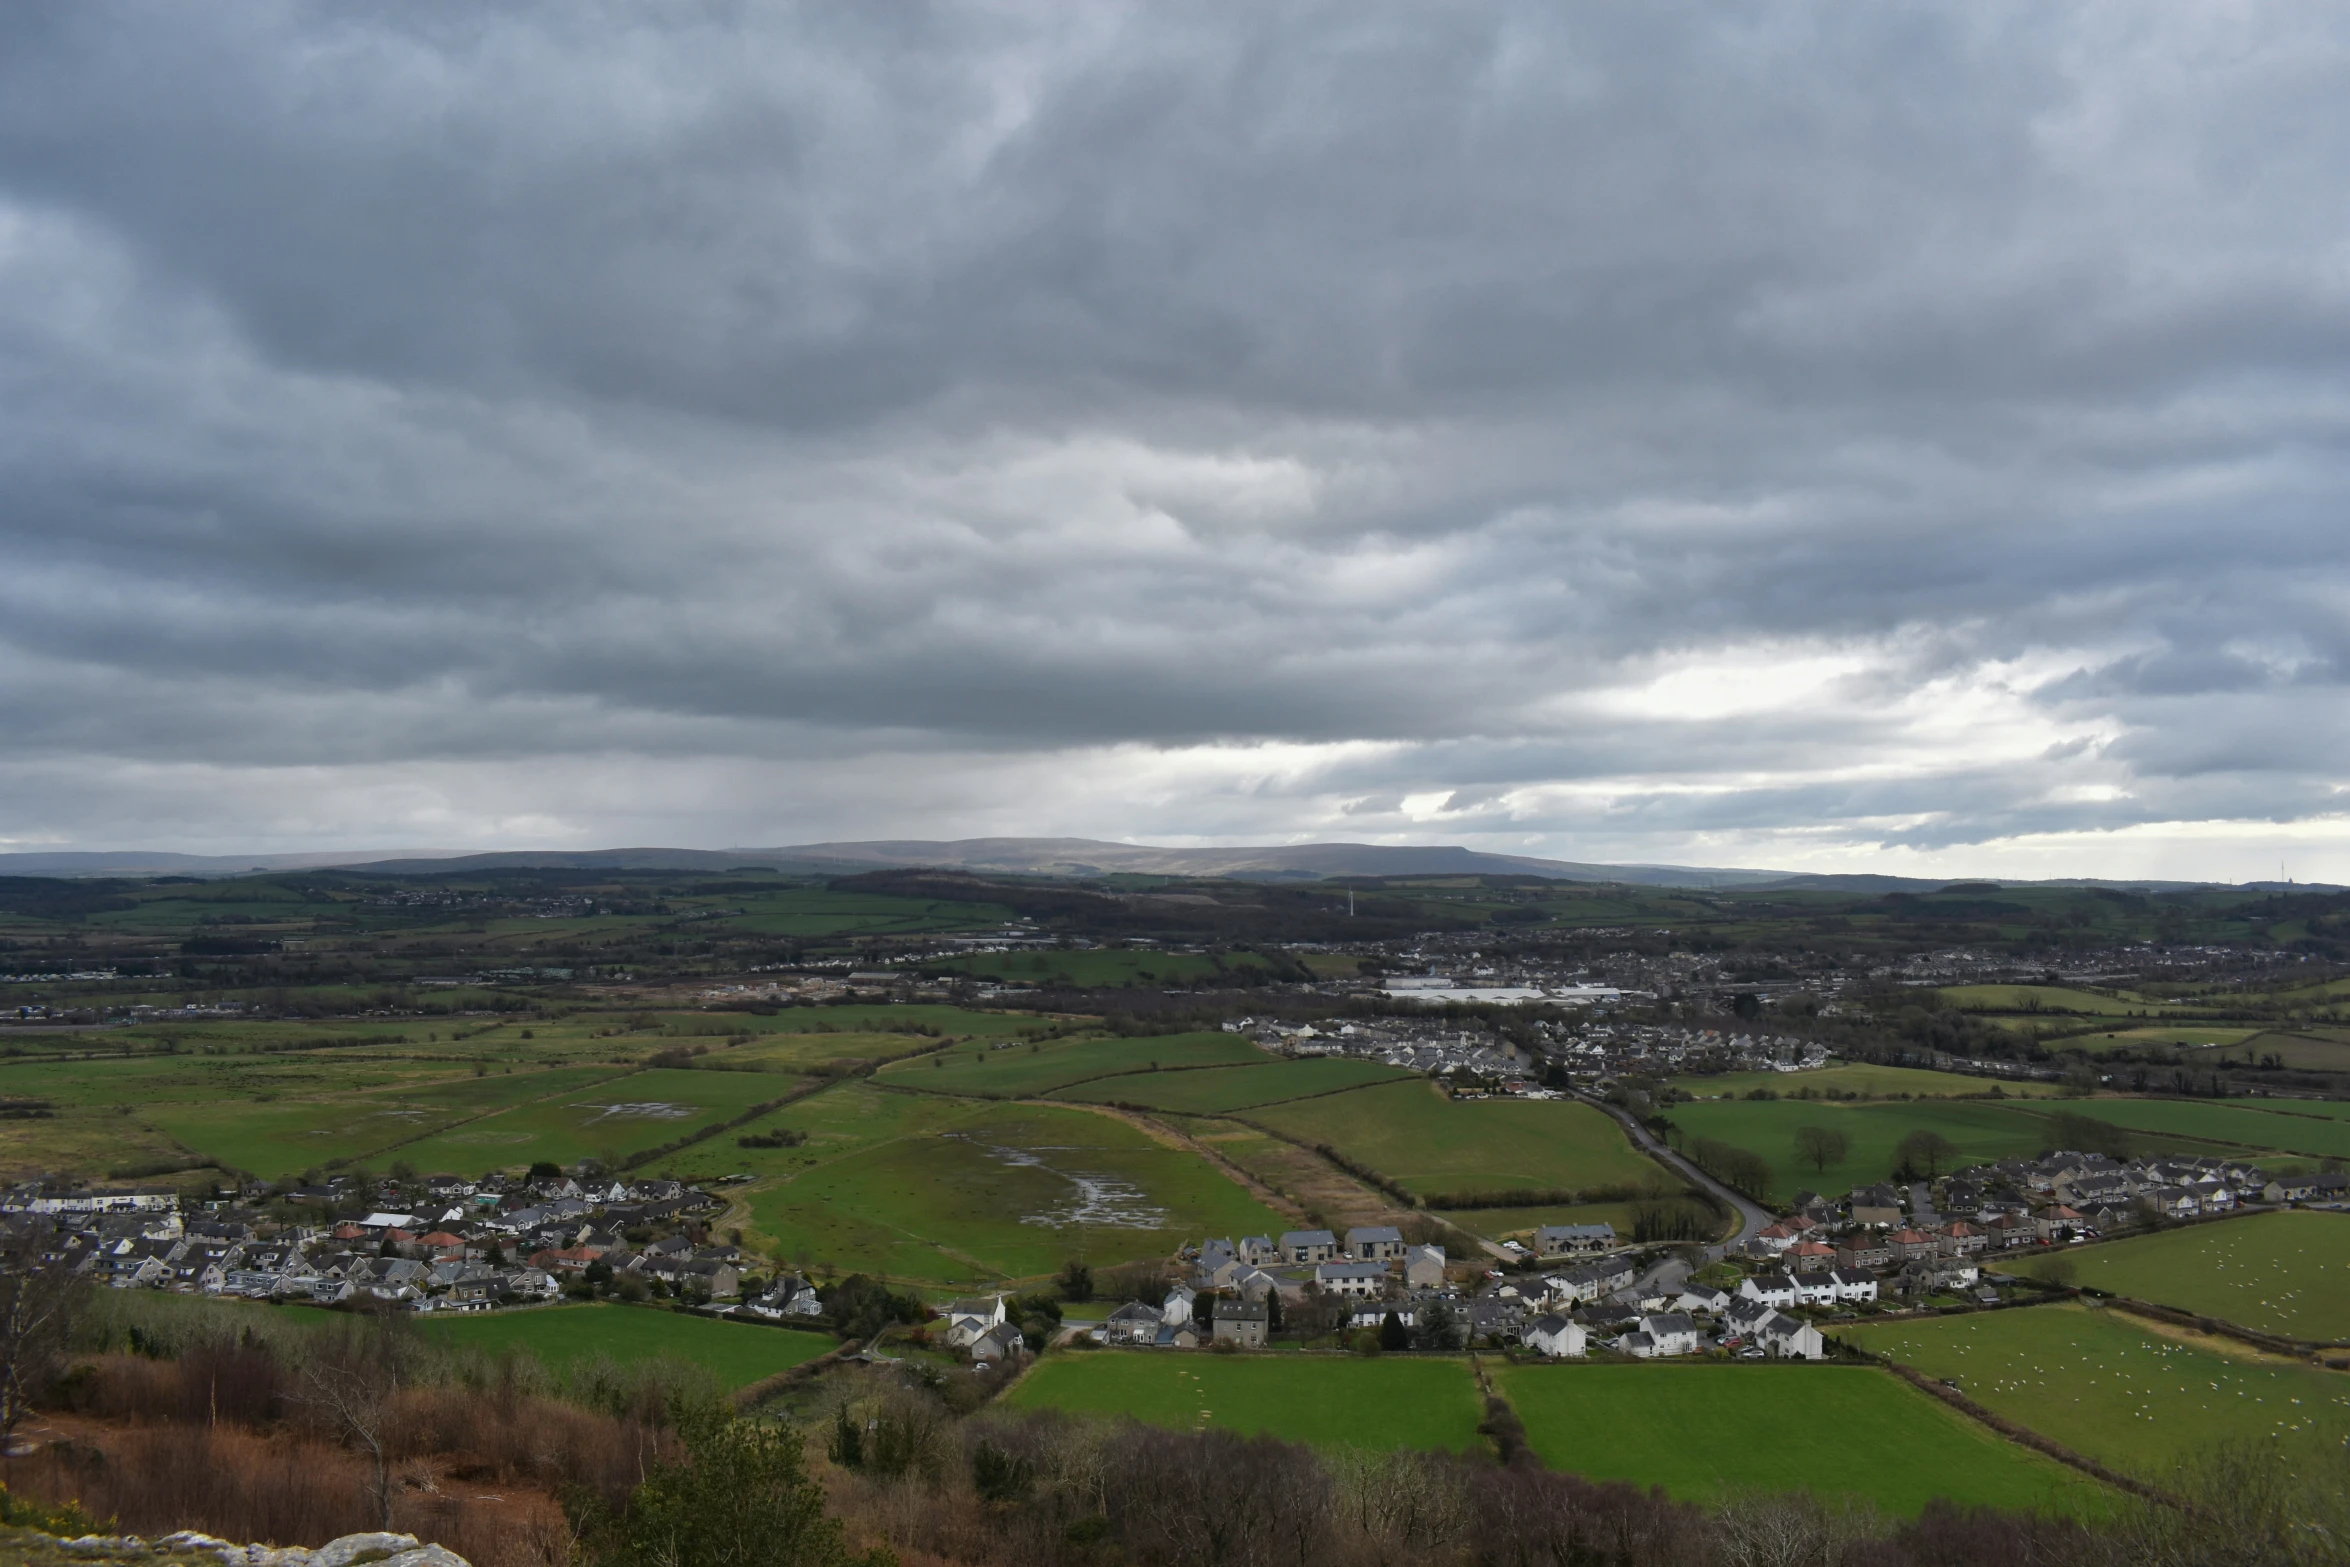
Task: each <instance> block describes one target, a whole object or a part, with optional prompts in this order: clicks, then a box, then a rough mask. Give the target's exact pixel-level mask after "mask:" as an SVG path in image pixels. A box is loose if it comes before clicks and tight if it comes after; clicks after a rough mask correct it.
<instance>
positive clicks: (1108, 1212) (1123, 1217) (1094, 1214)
mask: <svg viewBox="0 0 2350 1567" xmlns="http://www.w3.org/2000/svg"><path fill="white" fill-rule="evenodd" d="M944 1135H946V1136H949V1137H954V1138H955V1139H956V1140H957V1141H959V1142H967V1143H969V1144H970V1145H971V1146H972V1147H974V1148H976V1149H978V1150H979V1151H980V1152H981V1153H984V1154H986V1155H987V1156H988V1157H989V1158H990V1159H993V1160H995V1161H996V1162H997V1163H998V1164H1008V1165H1010V1166H1012V1167H1013V1168H1014V1169H1022V1170H1028V1169H1034V1170H1042V1171H1043V1172H1044V1173H1045V1174H1047V1175H1050V1176H1054V1177H1056V1178H1058V1179H1060V1180H1063V1181H1066V1182H1068V1183H1069V1191H1068V1193H1067V1195H1066V1196H1065V1197H1064V1198H1063V1199H1062V1200H1061V1201H1060V1202H1057V1203H1055V1204H1053V1206H1052V1207H1050V1208H1047V1209H1044V1210H1042V1211H1041V1212H1037V1213H1024V1214H1022V1215H1020V1222H1021V1223H1022V1224H1034V1225H1038V1226H1041V1227H1043V1228H1045V1229H1050V1230H1058V1229H1063V1228H1066V1227H1068V1226H1070V1225H1086V1226H1089V1227H1091V1228H1094V1229H1104V1230H1155V1229H1159V1228H1161V1227H1162V1226H1164V1225H1165V1224H1166V1222H1167V1210H1166V1209H1164V1208H1162V1207H1160V1206H1158V1204H1156V1203H1154V1202H1152V1201H1151V1200H1150V1198H1149V1197H1148V1196H1147V1195H1146V1194H1145V1193H1144V1192H1143V1189H1142V1188H1141V1187H1139V1186H1137V1185H1135V1184H1134V1183H1133V1182H1131V1181H1121V1180H1119V1179H1117V1178H1116V1177H1114V1176H1108V1175H1086V1174H1081V1173H1079V1172H1077V1171H1074V1170H1063V1169H1058V1168H1056V1167H1055V1166H1053V1165H1051V1164H1048V1163H1047V1162H1046V1161H1045V1158H1044V1155H1046V1154H1050V1153H1077V1152H1079V1151H1080V1150H1078V1149H1075V1148H1050V1147H1048V1148H1006V1147H1004V1146H1003V1145H1002V1144H1000V1143H987V1142H981V1141H980V1140H979V1139H978V1138H976V1137H963V1136H960V1135H959V1134H957V1133H954V1132H948V1133H946V1134H944Z"/></svg>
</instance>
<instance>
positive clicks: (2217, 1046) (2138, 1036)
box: [2064, 1023, 2260, 1055]
mask: <svg viewBox="0 0 2350 1567" xmlns="http://www.w3.org/2000/svg"><path fill="white" fill-rule="evenodd" d="M2259 1033H2260V1029H2259V1028H2257V1027H2246V1026H2241V1025H2235V1024H2215V1023H2158V1024H2154V1025H2151V1026H2149V1027H2145V1028H2117V1029H2113V1030H2110V1031H2108V1032H2106V1033H2102V1034H2068V1035H2067V1036H2065V1040H2064V1048H2065V1049H2067V1050H2086V1051H2088V1052H2089V1053H2090V1054H2092V1055H2103V1054H2105V1053H2106V1052H2107V1051H2110V1050H2144V1049H2145V1048H2146V1047H2148V1046H2149V1045H2159V1046H2162V1047H2165V1048H2167V1049H2171V1050H2177V1051H2182V1052H2184V1051H2205V1050H2212V1051H2218V1052H2220V1053H2222V1054H2226V1053H2228V1052H2231V1051H2234V1050H2236V1049H2237V1048H2239V1047H2240V1046H2242V1045H2243V1043H2244V1042H2245V1041H2246V1040H2248V1039H2252V1038H2255V1037H2256V1036H2258V1035H2259Z"/></svg>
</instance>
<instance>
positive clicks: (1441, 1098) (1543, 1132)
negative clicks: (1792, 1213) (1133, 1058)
mask: <svg viewBox="0 0 2350 1567" xmlns="http://www.w3.org/2000/svg"><path fill="white" fill-rule="evenodd" d="M1248 1118H1249V1119H1251V1120H1256V1121H1262V1122H1263V1123H1264V1124H1265V1125H1267V1126H1269V1127H1271V1128H1273V1129H1274V1130H1275V1131H1277V1132H1280V1133H1281V1134H1283V1135H1284V1136H1287V1137H1294V1138H1296V1139H1298V1140H1299V1141H1300V1142H1306V1143H1328V1144H1329V1145H1331V1146H1332V1147H1334V1148H1336V1149H1337V1150H1338V1151H1339V1152H1341V1153H1343V1154H1345V1155H1346V1156H1347V1157H1349V1158H1351V1159H1353V1160H1355V1161H1357V1162H1358V1163H1361V1164H1364V1165H1368V1166H1369V1167H1370V1168H1372V1169H1374V1170H1377V1171H1379V1172H1380V1173H1381V1174H1383V1175H1385V1176H1387V1177H1389V1178H1390V1179H1392V1180H1394V1181H1396V1182H1398V1183H1400V1184H1401V1185H1403V1186H1404V1187H1405V1188H1406V1189H1407V1190H1410V1191H1413V1192H1417V1193H1420V1194H1422V1195H1429V1194H1436V1195H1442V1194H1447V1193H1455V1192H1464V1191H1488V1190H1493V1191H1498V1190H1524V1189H1526V1188H1528V1187H1536V1188H1540V1187H1553V1186H1555V1187H1564V1188H1573V1189H1575V1190H1588V1189H1590V1188H1592V1187H1599V1186H1634V1187H1641V1186H1655V1187H1659V1188H1664V1189H1668V1190H1669V1189H1677V1188H1678V1186H1679V1182H1677V1181H1675V1180H1674V1179H1673V1178H1672V1177H1670V1176H1668V1175H1667V1174H1665V1172H1664V1171H1663V1170H1662V1169H1660V1168H1659V1167H1658V1166H1657V1165H1655V1164H1653V1163H1651V1162H1650V1161H1649V1160H1648V1159H1647V1158H1645V1157H1644V1156H1642V1155H1641V1154H1640V1153H1638V1152H1637V1151H1635V1150H1634V1149H1633V1147H1632V1145H1631V1144H1630V1143H1629V1142H1627V1141H1626V1140H1625V1137H1624V1133H1623V1131H1622V1129H1621V1128H1619V1127H1618V1126H1617V1125H1616V1123H1615V1121H1614V1120H1613V1119H1612V1118H1610V1117H1609V1116H1607V1115H1605V1114H1603V1113H1601V1112H1600V1111H1597V1110H1594V1109H1592V1108H1591V1107H1590V1106H1589V1105H1584V1104H1576V1103H1573V1102H1571V1101H1567V1100H1512V1099H1468V1100H1456V1099H1449V1098H1447V1097H1446V1096H1445V1095H1444V1093H1443V1091H1442V1090H1440V1089H1438V1088H1437V1087H1436V1086H1435V1085H1434V1084H1432V1083H1428V1082H1423V1081H1414V1082H1401V1083H1390V1084H1385V1085H1382V1086H1379V1087H1375V1088H1357V1089H1354V1090H1351V1091H1350V1092H1347V1093H1343V1094H1331V1095H1328V1096H1326V1097H1324V1098H1320V1099H1307V1100H1301V1101H1300V1102H1298V1103H1296V1104H1289V1105H1273V1106H1270V1107H1268V1108H1266V1109H1264V1110H1261V1111H1253V1112H1249V1115H1248Z"/></svg>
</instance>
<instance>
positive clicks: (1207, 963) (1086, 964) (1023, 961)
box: [924, 948, 1272, 989]
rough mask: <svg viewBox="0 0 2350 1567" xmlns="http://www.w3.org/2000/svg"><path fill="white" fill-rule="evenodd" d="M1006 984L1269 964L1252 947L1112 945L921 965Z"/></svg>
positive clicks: (1154, 977)
mask: <svg viewBox="0 0 2350 1567" xmlns="http://www.w3.org/2000/svg"><path fill="white" fill-rule="evenodd" d="M924 967H925V968H935V969H942V970H946V971H948V972H950V973H957V974H970V975H973V976H975V977H977V978H981V979H993V980H1002V981H1005V982H1007V983H1010V984H1027V985H1063V986H1080V987H1083V988H1086V989H1095V988H1107V987H1112V986H1126V985H1188V984H1191V983H1192V982H1194V981H1196V980H1214V979H1218V978H1231V979H1237V978H1239V977H1240V976H1242V975H1250V976H1254V977H1256V978H1258V979H1262V978H1263V977H1264V975H1266V974H1267V973H1269V972H1271V970H1272V965H1271V964H1270V963H1268V962H1266V961H1265V960H1264V959H1262V958H1260V957H1257V956H1256V955H1255V954H1254V953H1247V952H1231V953H1222V954H1213V955H1212V954H1209V953H1205V952H1147V951H1126V950H1121V949H1116V948H1109V949H1103V950H1099V951H1091V952H1053V951H1045V952H974V953H972V954H971V955H970V956H968V957H960V958H946V959H942V960H940V961H938V962H935V963H928V964H925V965H924Z"/></svg>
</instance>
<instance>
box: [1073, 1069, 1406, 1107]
mask: <svg viewBox="0 0 2350 1567" xmlns="http://www.w3.org/2000/svg"><path fill="white" fill-rule="evenodd" d="M1414 1075H1415V1074H1413V1073H1410V1072H1406V1071H1404V1070H1402V1069H1401V1068H1399V1067H1392V1066H1381V1065H1380V1064H1379V1063H1378V1062H1376V1061H1346V1060H1331V1059H1324V1060H1318V1061H1268V1062H1266V1063H1265V1064H1264V1065H1262V1066H1222V1067H1210V1068H1208V1069H1206V1070H1205V1071H1198V1072H1142V1073H1127V1074H1125V1075H1123V1076H1119V1077H1102V1078H1095V1079H1094V1080H1092V1081H1091V1082H1085V1083H1076V1084H1072V1085H1071V1086H1070V1087H1068V1088H1065V1089H1062V1090H1061V1091H1060V1092H1059V1093H1057V1094H1056V1095H1055V1096H1054V1097H1055V1098H1060V1099H1080V1100H1088V1101H1092V1102H1094V1103H1097V1104H1110V1103H1116V1104H1134V1105H1143V1106H1146V1107H1148V1108H1150V1109H1153V1110H1167V1111H1172V1112H1174V1113H1176V1114H1179V1115H1218V1114H1221V1113H1222V1112H1224V1111H1227V1110H1245V1109H1248V1108H1250V1107H1251V1106H1254V1105H1270V1104H1279V1103H1281V1102H1282V1101H1284V1100H1290V1099H1305V1098H1308V1097H1311V1096H1312V1095H1315V1094H1333V1093H1338V1092H1340V1091H1342V1090H1344V1089H1349V1088H1361V1087H1363V1086H1364V1085H1366V1084H1370V1083H1385V1082H1393V1081H1396V1080H1398V1079H1402V1078H1410V1077H1413V1076H1414Z"/></svg>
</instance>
